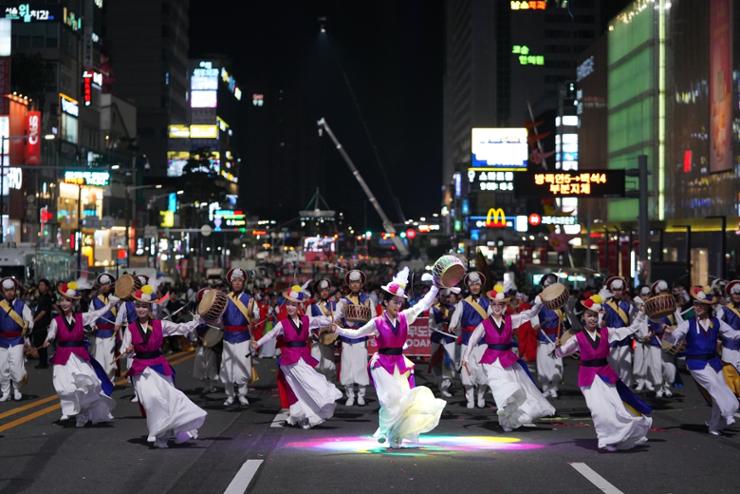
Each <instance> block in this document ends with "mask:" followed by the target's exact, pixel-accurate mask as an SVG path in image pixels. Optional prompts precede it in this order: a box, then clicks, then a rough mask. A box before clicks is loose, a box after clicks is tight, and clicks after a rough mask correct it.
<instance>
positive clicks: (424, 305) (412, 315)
mask: <svg viewBox="0 0 740 494" xmlns="http://www.w3.org/2000/svg"><path fill="white" fill-rule="evenodd" d="M437 292H439V288H437V287H436V286H432V287H431V288H430V289H429V291H428V292H427V294H426V295H424V298H422V299H421V300H419V301H418V302H416V303H415V304H414V306H413V307H409V308H408V309H404V310H403V314H404V315H405V316H406V321H407V322H408V323H409V324H413V323H414V321H416V318H417V317H419V316H420V315H421V313H422V312H424V311H425V310H427V309H429V307H431V306H432V305H434V301H435V300H436V299H437Z"/></svg>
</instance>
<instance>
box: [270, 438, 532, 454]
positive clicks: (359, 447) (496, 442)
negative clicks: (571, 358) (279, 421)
mask: <svg viewBox="0 0 740 494" xmlns="http://www.w3.org/2000/svg"><path fill="white" fill-rule="evenodd" d="M285 446H286V447H288V448H295V449H311V450H316V451H326V452H333V453H365V454H379V455H386V456H408V457H419V456H441V455H449V454H454V453H476V452H485V451H529V450H534V449H540V448H543V447H544V445H542V444H536V443H523V442H521V439H519V438H516V437H508V436H443V435H431V436H421V437H420V438H419V441H418V443H416V444H411V443H404V447H403V448H401V449H388V448H387V447H385V445H381V444H379V443H378V441H377V440H376V439H374V438H373V437H372V436H347V437H335V436H334V437H318V438H313V439H305V440H300V441H292V442H289V443H288V444H286V445H285Z"/></svg>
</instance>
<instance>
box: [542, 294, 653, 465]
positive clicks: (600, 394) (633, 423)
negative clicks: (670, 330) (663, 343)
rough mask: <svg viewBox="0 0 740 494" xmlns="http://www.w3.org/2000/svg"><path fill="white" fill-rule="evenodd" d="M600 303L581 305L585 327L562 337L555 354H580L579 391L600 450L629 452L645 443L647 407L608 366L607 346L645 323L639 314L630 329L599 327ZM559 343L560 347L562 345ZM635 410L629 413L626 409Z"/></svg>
mask: <svg viewBox="0 0 740 494" xmlns="http://www.w3.org/2000/svg"><path fill="white" fill-rule="evenodd" d="M601 302H602V299H601V297H600V296H599V295H594V296H592V297H590V298H587V299H586V300H583V301H581V305H582V306H583V308H584V309H585V311H584V313H583V322H584V327H583V329H582V330H581V331H578V332H577V333H576V334H575V336H573V337H570V335H569V334H567V333H566V335H564V336H562V337H561V338H560V340H561V341H558V347H557V349H556V350H555V353H556V354H557V355H558V356H559V357H565V356H568V355H571V354H573V353H575V352H580V355H581V360H580V366H579V368H578V387H579V388H581V392H582V393H583V396H584V397H585V398H586V406H588V409H589V410H590V411H591V418H592V419H593V421H594V429H596V437H597V439H598V446H599V449H604V450H606V451H617V450H624V449H631V448H633V447H635V446H637V445H640V444H643V443H645V442H647V432H648V431H649V430H650V426H651V425H652V422H653V421H652V419H651V418H650V417H648V416H647V415H649V414H650V412H651V410H650V407H648V406H647V405H645V404H644V403H643V402H641V401H640V400H639V399H637V397H635V395H633V394H632V392H631V391H630V390H629V388H628V387H627V386H626V385H625V384H624V383H622V381H620V379H619V376H618V375H617V373H616V372H615V371H614V369H613V368H612V367H611V366H610V365H609V362H608V360H607V356H608V355H609V343H610V342H612V341H620V340H622V339H624V338H626V337H628V336H629V335H631V334H633V333H635V332H636V331H637V330H638V329H639V328H640V326H642V325H643V324H644V323H645V319H644V315H643V314H642V312H640V313H639V314H638V316H637V318H636V320H635V322H634V323H633V324H632V325H630V326H626V327H625V326H621V327H618V328H611V327H607V326H603V325H600V323H601V313H602V310H603V308H602V304H601ZM561 343H562V344H561ZM625 403H627V404H628V405H630V408H631V409H633V410H635V413H631V412H630V411H629V409H628V408H627V407H626V406H625Z"/></svg>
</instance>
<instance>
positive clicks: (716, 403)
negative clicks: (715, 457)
mask: <svg viewBox="0 0 740 494" xmlns="http://www.w3.org/2000/svg"><path fill="white" fill-rule="evenodd" d="M689 294H690V295H691V298H692V299H693V304H694V313H695V314H696V317H694V318H691V319H689V320H687V321H683V322H681V323H680V324H679V325H678V326H677V327H676V328H675V329H673V328H667V329H666V332H667V333H668V334H666V340H667V341H669V342H671V343H673V344H678V343H680V342H681V341H683V340H685V341H686V350H685V355H686V367H688V369H689V372H691V376H692V377H693V378H694V380H695V381H696V382H697V384H699V386H701V387H702V388H703V389H704V390H705V391H706V392H707V393H708V394H709V396H710V397H711V402H712V415H711V416H710V418H709V421H708V422H707V426H708V429H709V433H710V434H712V435H715V436H719V435H720V434H721V433H722V430H723V429H724V428H725V427H727V426H729V425H732V424H733V423H735V417H734V414H735V413H736V412H737V410H738V401H737V398H736V397H735V395H734V393H733V392H732V390H731V389H730V387H729V386H728V385H727V382H726V381H725V379H724V375H723V374H722V361H721V360H720V358H719V356H718V355H717V341H718V340H719V339H720V338H721V339H722V341H723V342H724V341H731V342H735V343H738V342H740V331H738V330H736V329H733V328H732V327H730V325H729V324H727V323H726V322H724V321H721V320H719V319H718V318H717V317H715V316H714V315H713V314H712V307H713V306H714V304H716V303H717V299H716V297H715V296H714V295H712V294H711V292H710V290H709V288H708V287H707V288H704V287H701V286H695V287H692V288H691V290H689Z"/></svg>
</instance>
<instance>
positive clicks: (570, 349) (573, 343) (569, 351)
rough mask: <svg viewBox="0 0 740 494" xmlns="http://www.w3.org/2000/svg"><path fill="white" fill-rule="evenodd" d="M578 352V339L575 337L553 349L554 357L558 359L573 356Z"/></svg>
mask: <svg viewBox="0 0 740 494" xmlns="http://www.w3.org/2000/svg"><path fill="white" fill-rule="evenodd" d="M576 350H578V339H577V338H576V337H575V336H572V337H570V338H568V341H566V342H565V343H564V344H562V345H560V346H559V347H557V348H556V349H555V356H556V357H558V358H563V357H567V356H568V355H573V354H574V353H575V352H576Z"/></svg>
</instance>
